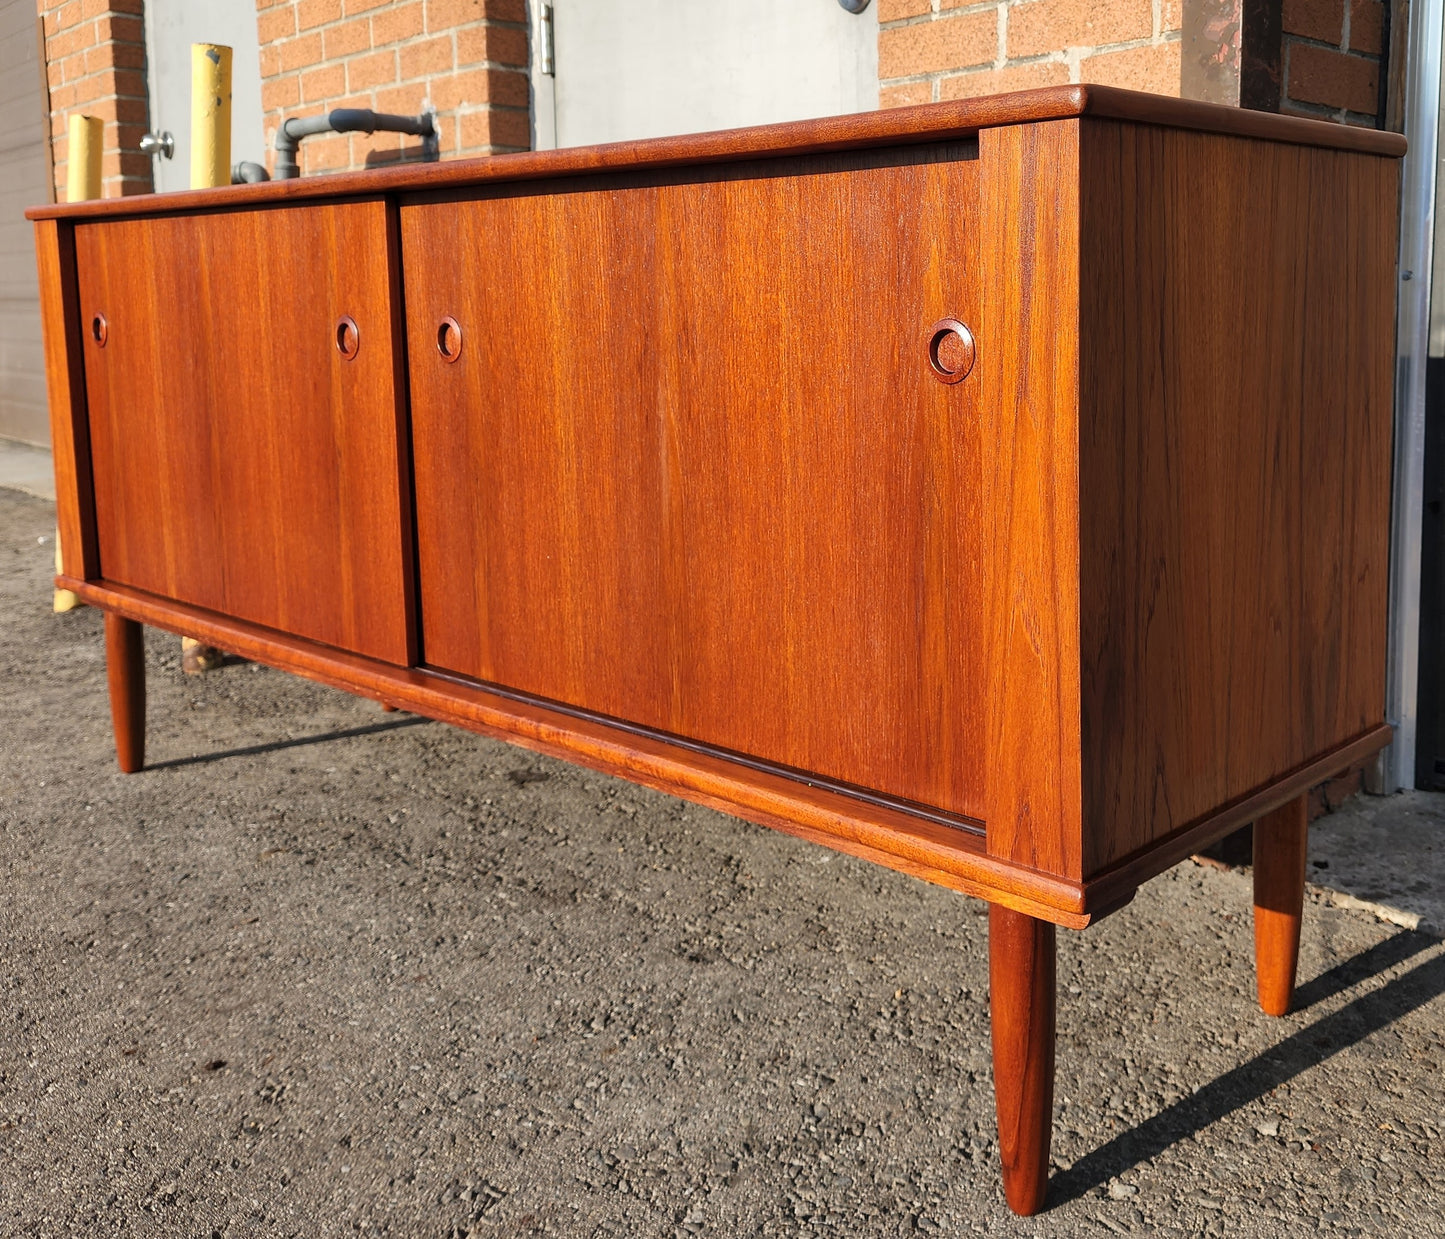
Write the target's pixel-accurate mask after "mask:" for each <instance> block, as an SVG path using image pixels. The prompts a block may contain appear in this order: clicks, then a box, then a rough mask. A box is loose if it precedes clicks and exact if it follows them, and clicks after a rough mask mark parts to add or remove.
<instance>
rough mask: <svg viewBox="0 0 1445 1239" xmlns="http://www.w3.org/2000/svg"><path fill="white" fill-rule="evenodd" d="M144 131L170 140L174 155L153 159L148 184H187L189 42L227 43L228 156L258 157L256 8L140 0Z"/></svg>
mask: <svg viewBox="0 0 1445 1239" xmlns="http://www.w3.org/2000/svg"><path fill="white" fill-rule="evenodd" d="M145 32H146V60H147V61H148V62H149V78H150V82H149V84H150V95H151V130H152V131H153V132H155V133H162V132H167V131H168V132H169V133H171V134H172V135H173V136H174V138H175V155H174V157H173V158H171V159H167V158H165V157H164V156H162V155H157V156H156V157H155V161H154V162H155V174H156V189H158V190H170V189H187V188H189V187H190V183H191V169H190V163H191V44H192V43H220V44H223V45H224V46H226V47H229V48H230V49H231V162H232V163H233V164H234V163H239V162H240V161H241V160H243V159H249V160H254V161H255V162H256V163H265V161H266V138H265V135H264V133H263V132H262V129H261V52H260V41H259V38H258V36H257V33H256V6H255V5H254V4H251V3H240V2H238V0H146V6H145Z"/></svg>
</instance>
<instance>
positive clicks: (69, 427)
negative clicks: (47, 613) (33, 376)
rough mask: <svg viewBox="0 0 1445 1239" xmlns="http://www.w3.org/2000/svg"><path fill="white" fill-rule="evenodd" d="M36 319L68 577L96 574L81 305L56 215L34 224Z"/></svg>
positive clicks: (71, 238)
mask: <svg viewBox="0 0 1445 1239" xmlns="http://www.w3.org/2000/svg"><path fill="white" fill-rule="evenodd" d="M35 261H36V265H37V267H38V268H39V275H40V319H41V326H42V329H43V333H44V339H45V388H46V393H47V395H48V397H49V402H50V448H51V454H52V457H53V459H54V461H55V519H56V525H57V528H58V529H59V531H60V553H61V557H62V566H63V568H64V571H65V574H66V575H67V576H72V577H78V578H81V579H84V580H92V579H94V578H95V577H97V576H99V575H100V564H99V557H98V555H97V554H96V543H95V501H94V497H93V494H94V492H93V490H92V486H91V476H90V433H89V429H88V426H87V423H86V416H85V369H84V366H83V365H82V363H81V345H80V307H79V304H78V298H77V296H76V291H75V229H74V227H73V226H72V225H70V224H60V223H57V222H56V221H55V220H49V219H47V220H41V221H40V222H39V223H37V224H36V225H35Z"/></svg>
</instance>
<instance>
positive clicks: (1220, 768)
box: [30, 87, 1404, 1213]
mask: <svg viewBox="0 0 1445 1239" xmlns="http://www.w3.org/2000/svg"><path fill="white" fill-rule="evenodd" d="M1403 150H1404V142H1403V140H1402V139H1400V138H1398V137H1396V136H1394V135H1390V134H1378V133H1374V132H1366V131H1361V130H1359V129H1353V128H1347V127H1344V126H1335V125H1329V124H1323V123H1316V122H1312V121H1306V120H1300V119H1291V118H1283V117H1277V116H1268V115H1263V114H1260V113H1252V112H1242V111H1237V110H1233V109H1228V108H1218V107H1212V106H1208V105H1203V104H1194V103H1185V102H1181V101H1178V100H1172V99H1163V98H1157V97H1153V96H1147V95H1137V94H1131V93H1127V92H1121V91H1114V90H1104V89H1097V88H1091V87H1067V88H1057V89H1051V90H1044V91H1034V92H1028V93H1023V94H1014V95H1004V96H998V97H995V98H989V99H979V100H969V101H963V102H957V103H948V104H935V105H928V106H924V107H918V108H905V109H898V110H894V111H885V112H878V113H873V114H868V115H861V116H852V117H842V118H836V119H828V120H819V121H807V122H802V123H798V124H790V125H779V126H771V127H766V128H759V129H749V130H738V131H734V132H729V133H716V134H705V135H701V136H696V137H686V138H675V139H674V138H667V139H657V140H651V141H645V142H636V143H625V144H620V145H614V146H606V147H593V148H583V149H575V150H560V151H547V152H539V153H531V154H519V155H505V156H501V157H498V158H493V159H484V160H475V161H467V162H456V163H445V164H432V165H423V166H411V167H402V168H395V169H389V170H384V171H377V172H369V173H361V174H350V175H339V176H333V177H319V178H314V179H310V180H299V181H283V182H278V183H273V184H263V185H252V186H242V187H236V188H231V189H223V190H210V191H199V192H193V193H176V194H163V195H154V196H148V197H140V198H128V199H122V200H115V201H109V202H92V203H79V204H75V205H71V206H55V207H44V208H39V209H36V210H34V211H32V212H31V213H30V215H31V218H32V219H34V220H35V226H36V234H37V243H38V250H39V264H40V274H41V284H42V304H43V314H44V320H45V348H46V365H47V374H48V378H49V385H50V408H51V418H52V430H53V436H54V451H55V465H56V474H57V476H56V489H57V494H58V509H59V523H60V536H61V547H62V551H63V570H62V573H61V575H60V577H59V583H60V584H61V585H63V586H65V587H67V588H69V589H72V590H74V591H75V592H76V593H77V594H79V595H80V597H81V598H82V599H83V600H85V601H86V602H88V603H90V604H92V605H94V606H97V607H100V608H103V609H104V610H105V612H106V639H107V657H108V665H109V680H110V689H111V700H112V713H113V717H114V722H115V729H116V740H117V748H118V751H119V757H120V763H121V765H122V767H123V768H125V769H127V770H134V769H138V768H140V766H141V765H142V762H143V750H144V711H145V688H144V677H143V671H142V663H141V656H140V648H141V647H140V625H141V624H153V625H157V626H159V627H161V628H166V629H170V630H172V631H175V632H180V633H184V634H188V635H190V636H193V637H197V638H200V639H202V640H204V641H205V642H207V643H209V644H212V645H215V646H218V647H220V648H222V649H225V650H229V651H232V652H234V653H236V654H239V655H241V656H243V657H245V658H249V659H255V660H257V661H260V662H263V663H268V664H270V665H272V666H275V667H280V668H283V669H285V670H288V671H292V672H296V673H298V674H301V675H305V676H309V677H311V678H313V679H316V680H320V681H322V682H324V683H326V684H331V685H335V686H338V687H341V688H344V689H348V690H350V691H352V692H355V693H360V694H363V695H366V696H370V697H374V698H376V699H378V700H379V701H381V702H383V703H385V704H388V705H392V706H400V707H404V708H405V709H407V710H411V711H414V712H416V713H419V714H423V715H428V716H431V717H433V718H437V719H444V720H447V721H449V722H452V723H457V724H460V725H461V726H464V727H468V728H471V729H473V730H475V731H478V732H482V733H485V734H487V735H492V736H499V737H502V738H504V739H507V740H511V741H513V742H515V743H518V744H522V745H525V746H527V747H530V748H533V749H537V750H540V751H543V752H546V753H551V754H553V755H556V756H559V757H563V758H566V759H568V760H571V761H575V762H580V763H582V764H584V765H587V766H591V767H594V768H595V769H598V770H602V771H605V772H608V773H610V774H615V775H619V776H621V777H623V778H627V779H632V780H635V781H637V782H639V783H644V784H647V785H648V786H650V787H654V788H660V789H662V790H664V791H668V792H673V793H676V794H677V795H680V796H685V797H688V798H689V799H692V800H696V801H699V802H701V803H703V804H707V805H712V806H714V807H717V808H720V809H724V810H726V811H728V812H730V813H735V814H737V815H739V816H741V817H744V818H748V819H750V820H752V821H754V822H760V823H764V824H766V825H769V826H775V827H778V828H780V829H782V830H786V831H789V832H791V833H793V834H796V835H800V836H802V837H803V838H805V839H809V840H812V841H814V842H817V843H822V844H825V845H827V846H830V847H834V848H838V849H840V850H842V851H845V852H849V853H851V854H853V855H855V856H861V857H865V858H867V859H869V860H874V861H878V862H879V863H881V864H885V865H889V866H892V867H893V868H895V869H901V870H903V871H904V872H906V873H910V874H913V875H915V876H916V877H920V878H923V879H926V880H928V881H932V882H938V883H942V884H943V885H945V886H949V887H952V888H954V889H955V890H958V891H962V892H964V893H965V894H968V895H974V896H977V897H979V898H982V899H986V900H988V901H990V903H991V905H992V907H991V914H990V930H989V933H990V961H991V962H990V974H991V985H990V993H991V1009H992V1017H993V1042H994V1063H995V1088H996V1098H997V1105H998V1115H999V1128H1000V1131H999V1135H1000V1151H1001V1158H1002V1162H1003V1173H1004V1185H1005V1190H1006V1194H1007V1198H1008V1201H1009V1203H1010V1205H1011V1206H1012V1207H1013V1208H1014V1209H1015V1210H1017V1211H1020V1212H1024V1213H1029V1212H1033V1211H1035V1210H1037V1209H1038V1208H1040V1207H1041V1206H1042V1203H1043V1200H1044V1192H1045V1185H1046V1178H1047V1167H1048V1147H1049V1125H1050V1109H1051V1105H1052V1089H1053V1053H1054V1001H1055V999H1054V933H1055V926H1056V925H1064V926H1069V927H1072V928H1083V927H1084V926H1086V925H1088V924H1089V923H1090V922H1091V921H1093V920H1095V919H1097V918H1098V917H1100V916H1102V915H1104V914H1105V913H1107V912H1110V911H1112V910H1114V909H1116V908H1118V907H1120V906H1121V905H1123V904H1124V903H1126V902H1127V901H1128V900H1129V899H1130V897H1131V896H1132V894H1133V892H1134V890H1135V888H1136V887H1137V886H1138V885H1139V884H1140V883H1141V882H1143V881H1145V880H1146V879H1148V878H1149V877H1151V876H1153V875H1155V874H1158V873H1160V872H1161V871H1162V870H1164V869H1166V868H1168V867H1169V866H1171V865H1173V864H1175V863H1176V862H1178V861H1179V860H1181V859H1182V858H1184V857H1185V856H1187V855H1188V854H1190V853H1191V852H1194V851H1196V850H1198V849H1199V848H1201V847H1203V846H1204V845H1206V844H1208V843H1210V842H1211V841H1213V840H1214V839H1216V838H1218V837H1220V836H1222V835H1224V834H1225V833H1227V832H1229V831H1231V830H1233V829H1235V828H1236V827H1238V826H1240V825H1243V824H1245V823H1248V822H1251V821H1253V822H1255V823H1256V835H1255V837H1256V845H1255V846H1256V865H1255V904H1256V943H1257V955H1258V959H1257V965H1258V969H1259V992H1260V1000H1261V1003H1262V1004H1263V1005H1264V1007H1265V1008H1266V1010H1269V1011H1272V1012H1276V1013H1279V1012H1283V1011H1284V1010H1285V1009H1286V1008H1287V1007H1288V1005H1289V1002H1290V995H1291V990H1292V987H1293V983H1294V970H1295V956H1296V950H1297V946H1298V937H1299V919H1300V911H1301V900H1302V892H1303V884H1304V843H1305V797H1306V793H1307V791H1308V789H1309V788H1310V787H1311V786H1312V785H1314V784H1316V783H1318V782H1320V781H1322V780H1323V779H1325V778H1327V777H1329V776H1331V775H1332V774H1334V773H1336V772H1337V771H1339V770H1341V769H1342V768H1345V767H1348V766H1350V765H1351V764H1352V763H1356V762H1358V761H1361V760H1362V759H1364V758H1365V757H1367V756H1368V755H1370V754H1371V753H1373V752H1374V751H1375V750H1377V749H1378V748H1380V747H1381V746H1382V745H1384V744H1385V743H1386V742H1387V741H1388V739H1389V735H1390V731H1389V728H1388V727H1387V726H1386V725H1385V721H1384V669H1385V632H1386V581H1387V575H1388V516H1389V503H1390V478H1391V393H1392V366H1393V353H1394V321H1395V318H1394V302H1395V265H1396V233H1397V223H1396V207H1397V198H1398V181H1399V158H1398V157H1399V156H1400V155H1401V154H1402V153H1403Z"/></svg>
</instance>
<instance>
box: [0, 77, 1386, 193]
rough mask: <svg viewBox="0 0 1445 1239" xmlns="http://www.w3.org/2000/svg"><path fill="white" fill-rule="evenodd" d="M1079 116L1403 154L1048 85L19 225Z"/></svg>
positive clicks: (1341, 132)
mask: <svg viewBox="0 0 1445 1239" xmlns="http://www.w3.org/2000/svg"><path fill="white" fill-rule="evenodd" d="M1078 116H1098V117H1103V116H1115V117H1119V118H1123V119H1129V120H1137V121H1143V122H1147V123H1149V124H1155V125H1166V126H1171V127H1175V128H1183V129H1195V130H1199V131H1202V132H1208V133H1228V134H1235V135H1239V136H1246V137H1252V138H1259V139H1261V140H1266V141H1270V142H1281V143H1290V144H1300V145H1305V146H1319V147H1323V148H1326V149H1331V150H1355V151H1368V152H1371V153H1374V154H1379V155H1388V156H1392V157H1396V158H1398V157H1399V156H1401V155H1403V154H1404V153H1405V139H1404V138H1403V137H1401V136H1400V135H1399V134H1395V133H1380V132H1378V131H1376V130H1373V129H1363V128H1360V127H1359V126H1357V125H1337V124H1334V123H1332V122H1330V121H1318V120H1309V119H1306V118H1303V117H1298V116H1277V115H1273V114H1270V113H1266V112H1255V111H1250V110H1248V109H1246V108H1236V107H1223V106H1220V105H1218V104H1213V103H1200V102H1198V101H1196V100H1192V99H1171V98H1168V97H1165V96H1163V95H1154V94H1146V93H1143V92H1140V91H1132V90H1119V89H1116V88H1114V87H1109V86H1086V85H1073V86H1050V87H1045V88H1043V89H1040V90H1024V91H1014V92H1011V93H1008V94H1002V95H987V96H982V97H979V98H974V99H955V100H949V101H946V102H942V103H926V104H921V105H919V106H916V107H907V108H885V109H881V110H879V111H876V112H861V113H857V114H855V115H852V116H827V117H821V118H818V119H814V120H802V121H790V122H788V123H786V124H778V125H758V126H754V127H751V128H748V129H726V130H721V131H718V132H715V133H700V134H684V135H680V136H676V137H664V138H647V139H643V140H639V141H632V142H614V143H609V144H607V145H605V146H579V147H567V148H564V149H561V150H551V151H524V152H519V153H516V154H510V155H496V156H492V157H489V158H484V159H458V160H446V161H444V162H441V163H417V164H407V165H404V166H401V167H394V168H383V169H375V170H369V171H365V172H355V173H342V174H338V175H332V176H327V177H324V178H319V177H314V176H305V177H297V178H294V179H292V180H285V181H268V182H265V183H263V184H259V185H234V186H228V187H226V188H223V189H209V190H195V191H185V192H180V193H169V194H149V195H138V196H136V197H131V198H125V199H115V200H111V201H108V202H106V201H94V202H80V203H71V204H61V205H46V206H36V207H33V208H31V209H30V210H29V211H27V212H26V215H27V217H28V218H30V219H51V218H73V219H83V218H93V217H97V216H111V217H117V216H127V215H136V214H148V213H154V212H171V211H177V210H195V209H199V208H205V209H211V208H214V207H217V206H223V205H224V206H256V205H261V204H264V203H275V202H296V201H303V200H306V199H311V198H336V197H341V196H347V195H359V194H375V193H383V192H385V193H400V192H406V191H408V190H417V189H441V188H459V187H462V186H469V185H482V184H486V183H488V182H493V181H518V180H538V179H546V178H549V177H557V176H577V175H586V174H589V173H594V172H601V171H619V170H623V169H637V168H654V169H655V168H666V167H679V166H683V165H695V164H705V163H718V162H731V161H735V160H738V159H747V158H780V157H792V156H797V155H808V154H818V153H820V152H824V151H843V150H856V149H860V148H865V147H878V146H889V145H897V144H899V143H912V142H939V141H951V140H956V139H958V138H961V137H965V136H969V135H976V134H978V133H980V132H982V131H983V130H985V129H990V128H994V127H997V126H1002V125H1021V124H1030V123H1032V122H1035V121H1047V120H1060V119H1067V118H1070V117H1078Z"/></svg>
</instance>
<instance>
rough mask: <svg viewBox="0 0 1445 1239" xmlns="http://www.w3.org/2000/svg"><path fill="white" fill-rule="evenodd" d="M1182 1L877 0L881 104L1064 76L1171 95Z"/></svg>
mask: <svg viewBox="0 0 1445 1239" xmlns="http://www.w3.org/2000/svg"><path fill="white" fill-rule="evenodd" d="M1182 2H1183V0H987V2H986V3H969V2H968V0H878V23H879V30H878V79H879V81H878V85H879V101H880V103H881V105H882V106H883V107H899V106H903V105H906V104H912V103H928V102H930V101H937V100H940V99H961V98H965V97H969V96H974V95H988V94H994V93H997V92H999V91H1005V90H1027V89H1029V88H1031V87H1036V86H1056V85H1062V84H1064V83H1068V82H1097V83H1102V84H1104V85H1109V86H1124V87H1128V88H1130V89H1132V90H1148V91H1153V92H1154V93H1156V94H1164V95H1178V94H1179V80H1180V71H1179V62H1180V28H1181V25H1182V22H1181V13H1180V9H1181V5H1182Z"/></svg>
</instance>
